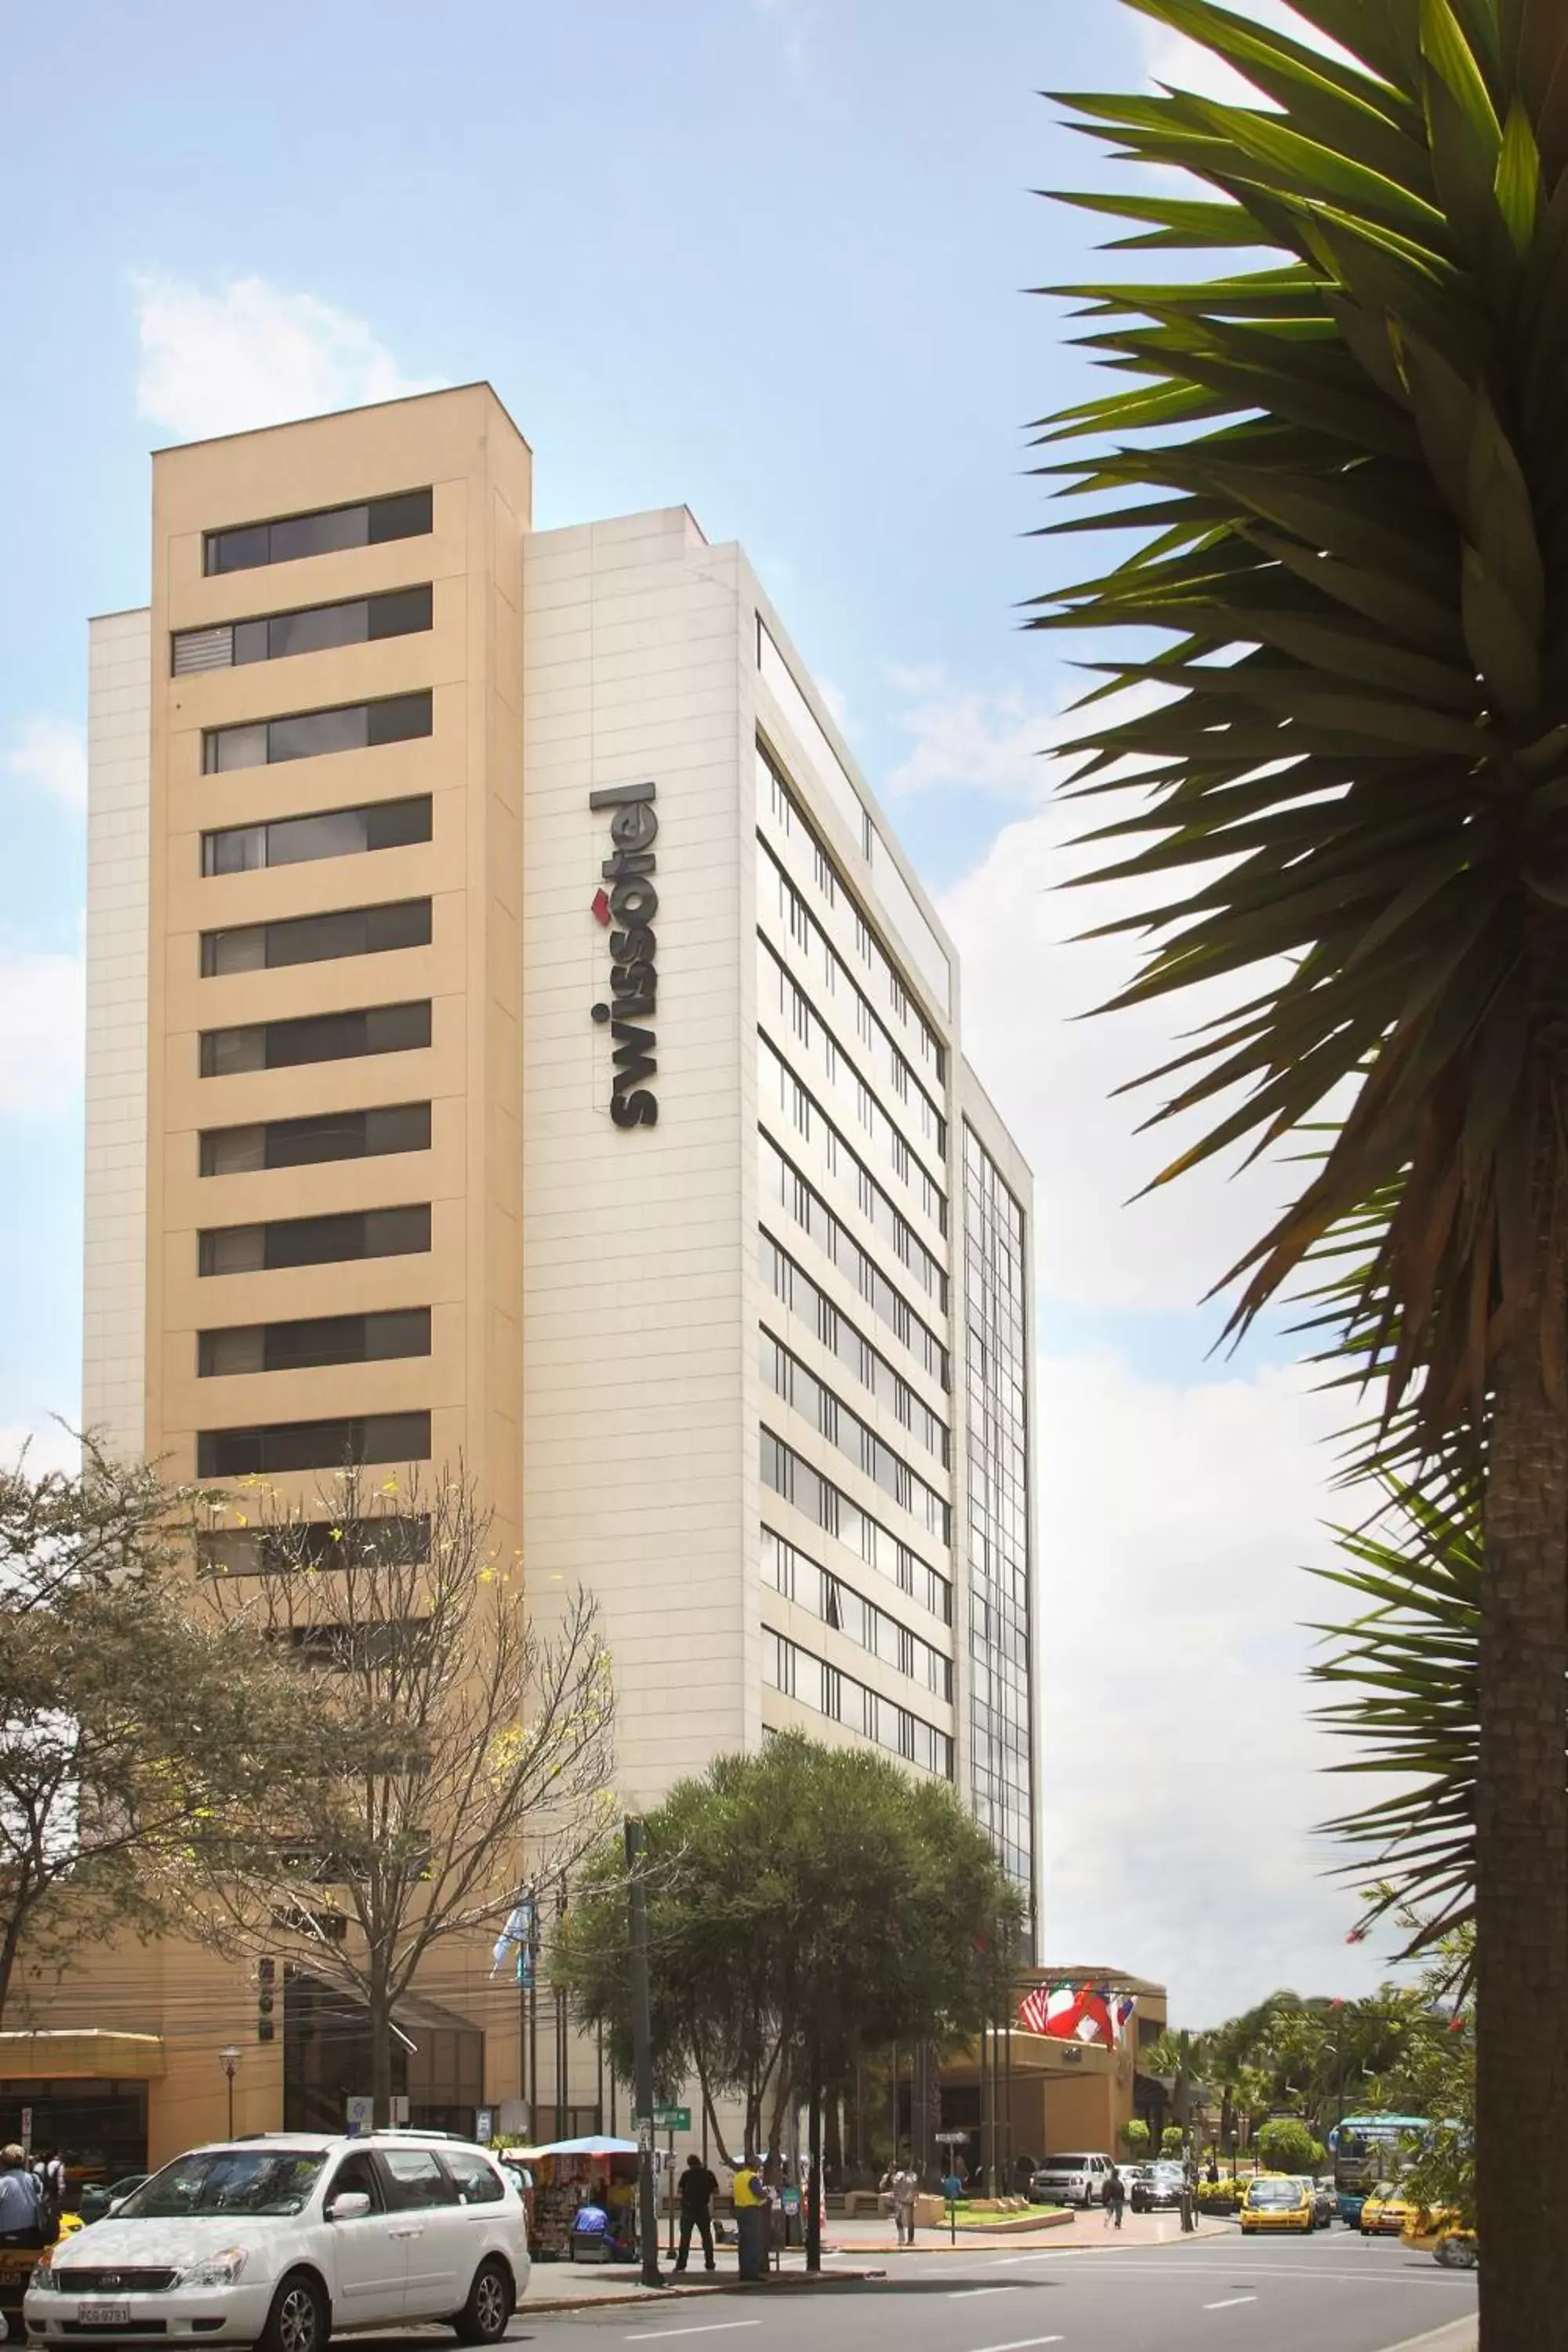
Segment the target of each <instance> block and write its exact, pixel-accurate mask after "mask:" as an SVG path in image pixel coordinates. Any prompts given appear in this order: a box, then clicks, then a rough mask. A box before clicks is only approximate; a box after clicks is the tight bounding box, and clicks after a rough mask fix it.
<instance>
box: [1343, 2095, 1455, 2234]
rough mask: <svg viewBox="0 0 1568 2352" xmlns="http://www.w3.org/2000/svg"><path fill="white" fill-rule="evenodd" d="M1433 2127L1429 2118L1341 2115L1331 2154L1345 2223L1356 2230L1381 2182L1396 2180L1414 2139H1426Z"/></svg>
mask: <svg viewBox="0 0 1568 2352" xmlns="http://www.w3.org/2000/svg"><path fill="white" fill-rule="evenodd" d="M1431 2128H1432V2126H1431V2124H1430V2123H1429V2122H1428V2120H1427V2118H1426V2116H1341V2118H1340V2120H1339V2122H1338V2123H1337V2124H1336V2125H1335V2126H1334V2128H1333V2130H1332V2131H1331V2133H1330V2134H1329V2154H1330V2155H1331V2157H1332V2158H1333V2160H1334V2189H1335V2192H1336V2193H1337V2195H1338V2197H1339V2200H1340V2219H1341V2221H1346V2222H1349V2223H1350V2224H1351V2225H1352V2228H1353V2227H1354V2225H1355V2224H1356V2223H1357V2222H1358V2221H1360V2220H1361V2209H1362V2207H1363V2205H1364V2204H1365V2202H1366V2200H1367V2199H1368V2197H1369V2196H1370V2195H1371V2194H1372V2191H1373V2188H1374V2187H1375V2186H1376V2184H1377V2182H1378V2181H1380V2180H1388V2179H1393V2178H1394V2175H1395V2174H1396V2173H1397V2172H1398V2170H1399V2165H1400V2158H1401V2156H1402V2155H1403V2154H1404V2152H1405V2149H1407V2148H1408V2147H1409V2146H1410V2143H1411V2142H1412V2140H1422V2139H1425V2138H1426V2135H1427V2133H1428V2132H1429V2131H1430V2130H1431Z"/></svg>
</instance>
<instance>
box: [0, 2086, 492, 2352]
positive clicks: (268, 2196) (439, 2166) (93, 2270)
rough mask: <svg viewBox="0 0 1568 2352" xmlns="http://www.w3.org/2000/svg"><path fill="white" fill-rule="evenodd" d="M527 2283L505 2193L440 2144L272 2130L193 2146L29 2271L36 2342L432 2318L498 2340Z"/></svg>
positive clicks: (483, 2152)
mask: <svg viewBox="0 0 1568 2352" xmlns="http://www.w3.org/2000/svg"><path fill="white" fill-rule="evenodd" d="M527 2286H528V2231H527V2225H526V2222H525V2220H524V2217H523V2209H522V2200H521V2197H520V2196H519V2194H518V2190H517V2186H516V2183H515V2182H514V2181H513V2180H512V2179H511V2178H510V2175H509V2174H507V2173H506V2172H504V2171H503V2170H502V2169H501V2168H500V2165H498V2164H496V2163H495V2162H494V2161H493V2160H492V2158H491V2157H490V2155H489V2151H488V2150H487V2149H485V2148H482V2147H478V2146H475V2145H473V2144H471V2143H469V2142H468V2141H465V2140H458V2139H450V2138H447V2137H445V2136H444V2135H441V2134H438V2133H421V2132H409V2131H393V2132H379V2131H378V2132H374V2133H370V2134H367V2135H364V2136H363V2137H356V2138H345V2137H335V2136H332V2137H330V2136H325V2135H322V2134H321V2133H312V2132H267V2133H264V2134H262V2135H260V2136H259V2137H257V2138H254V2139H243V2140H232V2141H227V2142H224V2143H219V2144H216V2145H214V2146H212V2147H198V2148H193V2149H192V2150H191V2152H190V2154H189V2155H188V2156H182V2157H180V2158H177V2159H176V2160H175V2162H174V2163H173V2164H166V2165H165V2166H164V2167H163V2170H162V2172H155V2173H153V2175H152V2177H151V2178H150V2179H147V2180H145V2181H143V2182H142V2186H141V2188H140V2189H135V2190H133V2191H132V2194H131V2196H129V2197H128V2198H127V2199H126V2200H125V2201H124V2203H123V2204H121V2206H120V2207H119V2208H118V2209H117V2210H116V2211H114V2212H113V2213H111V2214H110V2215H109V2216H108V2217H107V2218H106V2219H105V2220H103V2221H94V2222H91V2223H90V2224H89V2226H88V2228H86V2229H85V2230H79V2231H78V2232H77V2233H76V2235H75V2236H74V2237H71V2238H63V2239H62V2240H61V2241H60V2242H59V2243H58V2245H56V2246H52V2247H50V2248H49V2249H48V2251H47V2252H46V2253H45V2254H44V2255H43V2256H42V2257H41V2258H40V2260H39V2262H38V2263H37V2267H36V2268H35V2270H34V2272H33V2276H32V2281H31V2284H29V2286H28V2288H27V2294H26V2302H25V2305H24V2317H25V2319H26V2329H27V2340H28V2342H29V2344H31V2345H34V2346H37V2347H45V2346H48V2347H56V2346H58V2347H64V2346H66V2345H72V2346H77V2345H92V2344H95V2343H96V2344H108V2343H110V2342H113V2343H116V2344H122V2343H126V2342H131V2343H134V2342H136V2341H137V2340H138V2339H139V2338H146V2339H149V2340H154V2339H155V2340H156V2341H158V2342H160V2343H163V2344H168V2343H169V2342H171V2341H174V2342H182V2341H183V2342H184V2343H185V2344H187V2345H190V2344H195V2343H199V2342H207V2343H215V2344H236V2343H240V2344H255V2345H257V2346H258V2347H261V2352H322V2347H323V2346H324V2345H325V2343H326V2341H327V2338H328V2336H331V2335H334V2334H337V2333H339V2332H341V2331H342V2330H343V2329H345V2328H357V2327H396V2326H401V2325H402V2324H403V2323H405V2322H409V2323H417V2322H419V2321H426V2320H442V2321H445V2322H446V2324H447V2326H450V2327H452V2328H455V2329H456V2331H457V2336H458V2342H459V2343H460V2344H481V2345H484V2344H497V2343H499V2342H500V2339H501V2337H502V2336H504V2335H505V2333H506V2327H507V2322H508V2320H509V2319H510V2317H511V2314H512V2310H513V2308H514V2306H515V2305H516V2304H517V2303H518V2301H519V2299H520V2298H521V2295H522V2294H524V2292H525V2291H526V2289H527Z"/></svg>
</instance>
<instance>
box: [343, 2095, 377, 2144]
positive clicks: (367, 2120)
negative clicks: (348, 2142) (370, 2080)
mask: <svg viewBox="0 0 1568 2352" xmlns="http://www.w3.org/2000/svg"><path fill="white" fill-rule="evenodd" d="M343 2110H344V2121H345V2122H346V2124H347V2126H348V2129H349V2132H350V2134H351V2135H353V2133H356V2132H367V2131H369V2129H370V2127H371V2126H372V2124H373V2123H374V2121H375V2101H374V2099H371V2098H366V2097H364V2096H363V2095H361V2094H359V2093H357V2092H352V2091H351V2092H350V2094H349V2095H348V2097H347V2098H346V2099H345V2100H344V2101H343Z"/></svg>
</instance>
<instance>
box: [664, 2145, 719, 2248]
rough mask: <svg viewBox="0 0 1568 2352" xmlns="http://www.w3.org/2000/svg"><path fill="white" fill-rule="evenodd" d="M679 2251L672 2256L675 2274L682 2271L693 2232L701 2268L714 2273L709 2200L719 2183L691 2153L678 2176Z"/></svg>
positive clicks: (710, 2204)
mask: <svg viewBox="0 0 1568 2352" xmlns="http://www.w3.org/2000/svg"><path fill="white" fill-rule="evenodd" d="M679 2189H680V2252H679V2254H678V2255H677V2256H676V2259H675V2267H676V2269H677V2270H678V2271H683V2270H684V2269H685V2268H686V2258H687V2256H688V2254H689V2252H691V2233H692V2231H694V2230H695V2231H696V2232H697V2234H698V2236H699V2237H700V2239H701V2241H702V2267H703V2269H704V2270H705V2271H714V2270H717V2269H718V2267H719V2265H718V2263H716V2262H715V2261H714V2259H713V2200H714V2199H715V2197H717V2196H718V2194H719V2183H718V2182H717V2181H716V2180H715V2179H714V2178H713V2175H712V2174H711V2173H710V2171H709V2169H708V2167H707V2166H706V2165H705V2164H704V2163H703V2161H702V2158H700V2156H699V2155H698V2154H697V2153H696V2151H695V2150H693V2152H692V2154H691V2155H690V2156H689V2157H688V2158H687V2159H686V2169H685V2171H684V2172H683V2173H682V2174H681V2176H680V2180H679Z"/></svg>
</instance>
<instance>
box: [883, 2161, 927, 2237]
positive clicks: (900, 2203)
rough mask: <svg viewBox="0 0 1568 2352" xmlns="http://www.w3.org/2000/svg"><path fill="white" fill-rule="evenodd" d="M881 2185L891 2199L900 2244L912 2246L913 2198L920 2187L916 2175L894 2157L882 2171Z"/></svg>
mask: <svg viewBox="0 0 1568 2352" xmlns="http://www.w3.org/2000/svg"><path fill="white" fill-rule="evenodd" d="M881 2185H882V2188H883V2189H884V2190H885V2191H886V2193H887V2194H888V2195H889V2197H890V2198H891V2200H892V2205H893V2221H894V2223H895V2225H896V2226H897V2229H898V2232H899V2243H900V2246H912V2245H913V2244H914V2242H915V2199H916V2198H917V2197H918V2196H919V2195H920V2189H921V2184H920V2179H919V2177H918V2175H917V2174H915V2173H913V2172H911V2171H910V2168H909V2166H908V2165H907V2164H900V2163H899V2162H898V2161H897V2160H896V2159H895V2161H894V2162H893V2163H892V2164H890V2165H889V2167H888V2169H887V2171H886V2172H884V2173H883V2175H882V2183H881Z"/></svg>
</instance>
